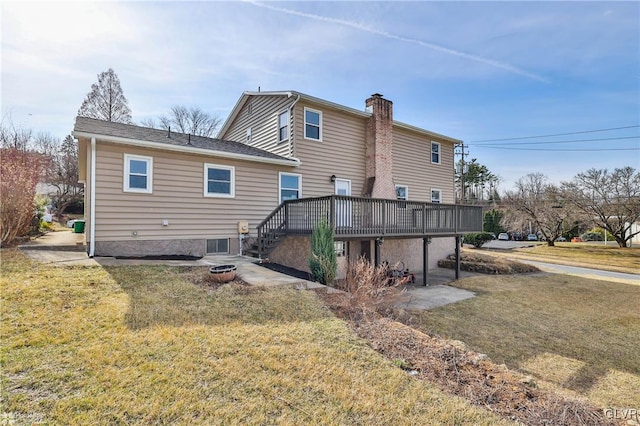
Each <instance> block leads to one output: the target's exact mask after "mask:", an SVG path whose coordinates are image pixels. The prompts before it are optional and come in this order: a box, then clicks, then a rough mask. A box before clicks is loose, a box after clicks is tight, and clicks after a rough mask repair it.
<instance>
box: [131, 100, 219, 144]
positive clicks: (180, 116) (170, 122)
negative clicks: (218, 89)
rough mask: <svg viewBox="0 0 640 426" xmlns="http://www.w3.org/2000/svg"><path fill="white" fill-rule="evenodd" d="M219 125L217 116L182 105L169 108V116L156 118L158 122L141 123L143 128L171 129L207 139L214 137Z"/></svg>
mask: <svg viewBox="0 0 640 426" xmlns="http://www.w3.org/2000/svg"><path fill="white" fill-rule="evenodd" d="M221 123H222V119H221V118H220V117H219V116H217V115H213V114H209V113H207V112H205V111H204V110H202V109H200V108H198V107H191V108H187V107H185V106H182V105H175V106H173V107H171V114H170V115H169V116H166V115H163V116H160V117H158V121H156V120H154V119H153V118H148V119H144V120H142V121H141V124H142V125H143V126H145V127H151V128H153V129H163V130H167V129H168V128H169V127H171V129H172V130H175V131H177V132H180V133H185V134H187V133H188V134H191V135H195V136H204V137H208V138H210V137H213V136H214V135H215V133H216V132H217V130H218V127H219V126H220V124H221Z"/></svg>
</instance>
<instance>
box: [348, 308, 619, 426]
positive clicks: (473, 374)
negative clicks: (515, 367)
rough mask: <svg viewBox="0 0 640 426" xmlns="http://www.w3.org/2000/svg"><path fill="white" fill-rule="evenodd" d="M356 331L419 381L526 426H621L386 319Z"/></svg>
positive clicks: (454, 345) (460, 346) (460, 348)
mask: <svg viewBox="0 0 640 426" xmlns="http://www.w3.org/2000/svg"><path fill="white" fill-rule="evenodd" d="M355 331H356V333H357V334H358V335H359V336H360V337H362V338H363V339H365V340H367V342H368V343H369V344H370V345H371V346H372V347H373V349H375V350H376V351H378V352H380V353H381V354H383V355H385V356H386V357H387V358H389V359H391V360H394V361H398V360H399V361H401V362H400V365H401V366H402V368H403V369H405V370H408V371H409V373H410V374H412V375H414V376H415V377H417V378H419V379H421V380H427V381H429V382H432V383H436V384H438V385H439V387H440V388H441V389H443V390H444V391H446V392H449V393H452V394H454V395H458V396H461V397H463V398H465V399H467V400H468V401H470V402H471V403H472V404H475V405H480V406H484V407H487V408H488V409H490V410H492V411H494V412H496V413H498V414H500V415H501V416H504V417H506V418H508V419H511V420H516V421H520V422H523V423H524V424H527V425H552V424H553V425H556V424H557V425H586V424H588V425H606V424H617V423H616V422H613V421H612V420H609V419H606V418H605V417H604V413H603V411H602V410H600V409H598V408H596V407H593V406H591V405H589V404H588V403H587V402H583V401H581V400H578V399H569V398H565V397H562V396H560V395H557V394H553V393H549V392H543V391H540V390H537V389H535V383H534V382H533V380H532V379H531V378H529V377H524V376H522V375H519V374H517V373H515V372H512V371H510V370H508V369H507V367H506V366H504V365H496V364H494V363H492V362H491V361H490V360H489V359H488V358H487V356H486V355H484V354H479V353H476V352H473V351H470V350H468V349H467V348H466V347H465V345H464V343H462V342H457V341H451V340H445V339H441V338H435V337H430V336H428V335H426V334H424V333H422V332H420V331H417V330H415V329H413V328H411V327H409V326H406V325H404V324H401V323H399V322H396V321H393V320H390V319H388V318H380V319H377V320H372V321H363V322H361V323H359V324H357V325H355Z"/></svg>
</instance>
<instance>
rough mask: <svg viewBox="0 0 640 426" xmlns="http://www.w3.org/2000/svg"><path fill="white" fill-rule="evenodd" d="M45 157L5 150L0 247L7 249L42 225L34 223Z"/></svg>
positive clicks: (0, 192)
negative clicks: (35, 198) (37, 192)
mask: <svg viewBox="0 0 640 426" xmlns="http://www.w3.org/2000/svg"><path fill="white" fill-rule="evenodd" d="M42 164H43V160H42V157H41V156H39V155H37V154H35V153H32V152H28V151H22V150H19V149H16V148H4V149H2V152H1V155H0V175H2V180H1V181H0V210H1V211H0V245H2V246H3V247H6V246H8V245H11V244H12V243H13V242H15V241H16V240H17V239H18V238H20V237H23V236H25V235H27V234H28V233H29V232H30V231H31V230H32V229H33V228H34V227H35V228H36V229H37V227H38V225H39V224H40V220H39V218H36V219H35V220H34V216H35V215H34V212H35V210H36V205H35V202H34V197H35V194H36V183H37V182H38V178H39V176H40V172H41V170H42Z"/></svg>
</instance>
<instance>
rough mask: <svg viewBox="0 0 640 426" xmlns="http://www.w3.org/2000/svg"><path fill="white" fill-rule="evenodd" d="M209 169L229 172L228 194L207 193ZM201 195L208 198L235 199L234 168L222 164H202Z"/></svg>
mask: <svg viewBox="0 0 640 426" xmlns="http://www.w3.org/2000/svg"><path fill="white" fill-rule="evenodd" d="M209 169H222V170H229V171H231V188H229V191H230V193H229V194H218V193H210V192H209V173H208V170H209ZM203 194H204V196H205V197H210V198H235V197H236V168H235V167H234V166H225V165H223V164H212V163H204V185H203Z"/></svg>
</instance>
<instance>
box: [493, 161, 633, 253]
mask: <svg viewBox="0 0 640 426" xmlns="http://www.w3.org/2000/svg"><path fill="white" fill-rule="evenodd" d="M498 209H499V211H500V213H501V216H502V217H501V221H500V224H501V225H502V226H503V227H505V228H507V229H526V227H527V226H528V224H529V223H531V226H532V227H534V229H536V231H538V232H539V233H540V234H541V235H542V237H543V238H544V239H545V240H546V241H547V244H548V245H550V246H553V245H554V242H555V241H556V240H557V239H558V238H560V237H561V236H562V235H563V233H565V232H566V231H567V230H568V229H571V228H575V227H577V226H579V225H580V224H584V225H586V226H596V227H599V228H601V229H603V230H604V232H608V233H609V234H610V235H612V236H613V238H614V239H615V241H616V243H618V246H620V247H628V246H630V244H631V240H632V238H633V237H634V236H636V235H638V234H640V227H638V228H634V226H636V227H637V222H638V221H639V220H640V172H638V171H636V170H635V169H634V168H633V167H622V168H616V169H614V170H613V171H609V170H607V169H589V170H587V171H585V172H582V173H578V174H577V175H576V176H575V177H574V178H573V179H572V180H570V181H567V182H562V183H560V184H553V183H549V181H548V179H547V177H546V176H545V175H543V174H541V173H531V174H528V175H526V176H524V177H522V178H520V179H519V180H518V181H517V182H516V184H515V188H514V189H513V190H510V191H506V192H505V193H504V195H503V196H502V199H501V201H500V203H499V205H498Z"/></svg>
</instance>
